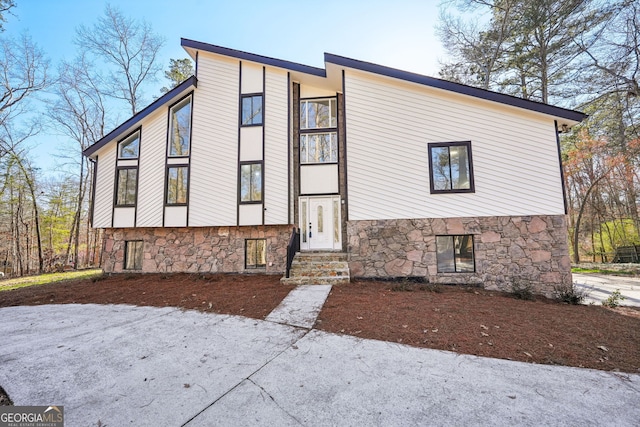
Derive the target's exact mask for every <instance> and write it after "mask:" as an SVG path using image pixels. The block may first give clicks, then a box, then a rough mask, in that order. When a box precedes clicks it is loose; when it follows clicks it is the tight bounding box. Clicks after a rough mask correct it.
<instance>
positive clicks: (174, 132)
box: [169, 95, 191, 157]
mask: <svg viewBox="0 0 640 427" xmlns="http://www.w3.org/2000/svg"><path fill="white" fill-rule="evenodd" d="M190 143H191V95H189V96H188V97H186V98H185V99H184V100H182V101H180V102H178V103H177V104H176V105H174V106H173V107H171V109H170V113H169V157H186V156H188V155H189V148H190Z"/></svg>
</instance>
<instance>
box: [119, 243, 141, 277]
mask: <svg viewBox="0 0 640 427" xmlns="http://www.w3.org/2000/svg"><path fill="white" fill-rule="evenodd" d="M143 247H144V244H143V241H142V240H127V241H126V242H125V246H124V269H125V270H142V257H143V255H142V254H143Z"/></svg>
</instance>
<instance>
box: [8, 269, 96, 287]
mask: <svg viewBox="0 0 640 427" xmlns="http://www.w3.org/2000/svg"><path fill="white" fill-rule="evenodd" d="M99 276H102V270H101V269H92V270H79V271H66V272H64V273H48V274H41V275H38V276H27V277H17V278H15V279H7V280H3V281H0V291H9V290H11V289H19V288H26V287H28V286H39V285H47V284H49V283H57V282H66V281H69V280H78V279H95V278H97V277H99Z"/></svg>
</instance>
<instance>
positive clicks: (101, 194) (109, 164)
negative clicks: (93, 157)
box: [93, 142, 116, 228]
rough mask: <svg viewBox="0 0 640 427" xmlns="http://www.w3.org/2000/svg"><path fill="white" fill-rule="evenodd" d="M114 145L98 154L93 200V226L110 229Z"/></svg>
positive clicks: (113, 182)
mask: <svg viewBox="0 0 640 427" xmlns="http://www.w3.org/2000/svg"><path fill="white" fill-rule="evenodd" d="M115 146H116V143H115V142H114V143H111V144H109V145H108V146H107V147H105V148H104V149H102V150H101V151H100V152H99V153H98V173H97V175H96V188H95V198H94V201H93V226H94V227H95V228H107V227H111V215H112V213H113V186H114V184H115V173H116V147H115Z"/></svg>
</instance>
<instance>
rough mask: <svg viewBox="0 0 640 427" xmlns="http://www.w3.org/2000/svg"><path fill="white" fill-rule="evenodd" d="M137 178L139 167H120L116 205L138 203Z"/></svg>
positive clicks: (133, 204)
mask: <svg viewBox="0 0 640 427" xmlns="http://www.w3.org/2000/svg"><path fill="white" fill-rule="evenodd" d="M137 180H138V168H121V169H118V181H117V183H118V188H117V191H116V206H135V205H136V192H137V188H138V186H137Z"/></svg>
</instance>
